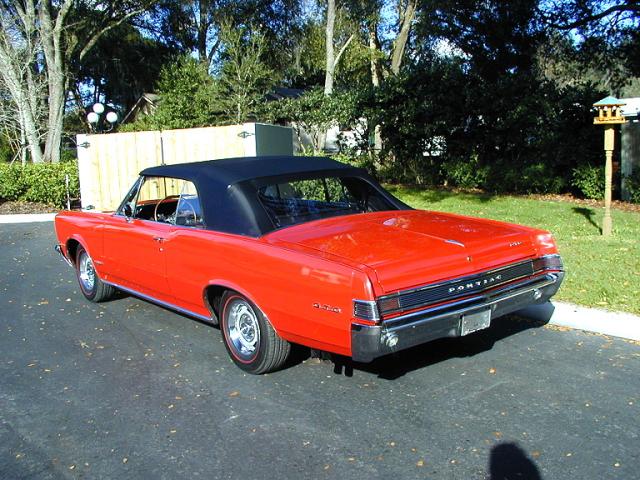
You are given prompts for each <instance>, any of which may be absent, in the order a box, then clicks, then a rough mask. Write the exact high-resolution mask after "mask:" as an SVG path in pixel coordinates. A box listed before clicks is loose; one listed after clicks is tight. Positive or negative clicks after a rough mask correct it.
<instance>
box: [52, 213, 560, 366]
mask: <svg viewBox="0 0 640 480" xmlns="http://www.w3.org/2000/svg"><path fill="white" fill-rule="evenodd" d="M422 229H424V230H428V231H430V233H429V234H424V233H421V231H420V230H422ZM56 232H57V235H58V238H59V240H60V242H61V244H62V245H63V246H64V248H65V254H66V246H67V245H68V243H69V241H70V240H75V241H78V242H79V243H81V244H82V245H83V246H84V247H85V248H86V249H87V251H88V252H89V254H90V255H91V256H92V258H93V259H94V263H95V265H96V270H97V272H98V275H99V276H100V278H101V279H103V280H104V281H106V282H110V283H113V284H116V285H118V286H121V287H125V288H127V289H131V290H134V291H136V292H139V293H141V294H143V295H145V296H149V297H152V298H154V299H157V300H160V301H161V302H164V303H168V304H171V305H175V306H177V307H180V308H181V309H184V310H187V311H190V312H193V313H195V314H197V315H199V316H204V317H206V316H209V315H210V311H209V307H208V306H207V305H206V302H205V297H204V291H205V289H206V287H207V286H210V285H219V286H223V287H226V288H229V289H232V290H236V291H238V292H240V293H242V294H243V295H245V296H246V297H247V298H249V299H251V300H252V301H253V302H254V303H255V304H256V305H258V306H259V307H260V308H261V309H262V310H263V312H264V313H265V315H266V316H267V317H268V318H269V320H270V321H271V322H272V324H273V326H274V328H275V329H276V331H277V332H278V334H279V335H280V336H282V337H283V338H284V339H286V340H289V341H292V342H295V343H300V344H303V345H307V346H309V347H312V348H317V349H322V350H327V351H331V352H334V353H338V354H342V355H351V353H352V352H351V338H350V335H351V330H350V328H351V324H352V322H353V321H354V318H353V311H352V310H353V308H352V301H353V299H356V298H357V299H371V300H373V299H375V298H376V297H377V296H379V295H382V294H388V293H391V292H393V291H397V290H399V289H405V288H411V287H415V286H419V285H425V284H428V283H431V282H434V281H437V280H446V279H450V278H455V277H458V276H461V275H467V274H470V273H474V272H480V271H483V270H488V269H491V268H495V267H498V266H501V265H505V264H508V263H511V262H513V261H514V260H522V259H527V258H533V257H536V256H538V255H540V253H541V247H540V245H537V244H536V238H537V236H539V235H545V234H546V232H544V231H541V230H535V229H531V228H527V227H519V226H514V225H509V224H505V223H500V222H494V221H487V220H478V219H474V218H469V217H462V216H458V215H455V216H454V215H446V214H441V213H431V212H424V211H408V212H402V213H401V214H398V213H397V212H379V213H371V214H362V215H354V216H347V217H336V218H330V219H326V220H319V221H316V222H310V223H306V224H302V225H298V226H295V227H290V228H286V229H283V230H279V231H275V232H273V233H271V234H268V235H266V236H264V237H262V238H257V239H256V238H250V237H244V236H239V235H232V234H225V233H218V232H212V231H207V230H195V229H189V228H181V227H175V226H171V225H167V224H162V223H158V222H150V221H146V220H133V221H127V220H126V219H125V218H124V217H122V216H118V215H114V214H109V213H92V212H71V211H64V212H61V213H60V214H58V215H57V216H56ZM407 232H409V235H406V233H407ZM431 232H433V233H431ZM154 237H161V238H163V241H162V243H160V242H158V241H156V240H154ZM451 237H453V239H454V240H458V239H460V240H461V241H462V242H461V243H464V244H465V247H460V246H459V245H456V244H452V243H448V242H446V239H449V238H451ZM509 243H512V244H517V245H515V246H514V247H512V248H511V249H507V252H508V253H507V254H505V245H508V244H509ZM555 252H556V249H555V247H552V248H548V247H547V248H546V249H545V250H544V253H545V254H549V253H555ZM425 253H428V255H425ZM468 257H471V261H469V260H468ZM319 303H320V304H322V305H329V306H331V307H332V308H334V309H339V310H340V313H335V312H332V311H328V310H323V309H320V308H314V304H319Z"/></svg>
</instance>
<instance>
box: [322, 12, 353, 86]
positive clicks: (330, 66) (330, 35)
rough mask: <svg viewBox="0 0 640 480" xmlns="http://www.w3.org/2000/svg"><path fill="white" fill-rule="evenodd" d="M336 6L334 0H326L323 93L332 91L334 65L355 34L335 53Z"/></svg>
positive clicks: (336, 64)
mask: <svg viewBox="0 0 640 480" xmlns="http://www.w3.org/2000/svg"><path fill="white" fill-rule="evenodd" d="M336 15H337V7H336V0H327V13H326V17H327V18H326V23H325V52H326V62H325V77H324V94H325V95H331V94H332V93H333V83H334V77H335V73H336V67H337V66H338V62H340V58H342V55H343V54H344V52H345V50H346V49H347V47H348V46H349V44H350V43H351V41H352V40H353V39H354V37H355V35H354V34H351V35H350V36H349V38H347V39H346V40H345V41H344V42H343V43H342V46H341V47H340V48H339V49H338V53H336V48H337V45H336V43H335V42H336V39H335V25H336Z"/></svg>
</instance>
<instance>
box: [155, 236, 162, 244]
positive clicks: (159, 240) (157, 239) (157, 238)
mask: <svg viewBox="0 0 640 480" xmlns="http://www.w3.org/2000/svg"><path fill="white" fill-rule="evenodd" d="M153 239H154V240H155V241H156V242H158V243H163V242H164V237H153Z"/></svg>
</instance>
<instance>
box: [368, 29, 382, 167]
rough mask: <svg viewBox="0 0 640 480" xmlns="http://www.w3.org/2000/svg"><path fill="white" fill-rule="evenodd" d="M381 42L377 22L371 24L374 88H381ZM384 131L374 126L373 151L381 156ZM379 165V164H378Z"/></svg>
mask: <svg viewBox="0 0 640 480" xmlns="http://www.w3.org/2000/svg"><path fill="white" fill-rule="evenodd" d="M379 53H380V40H379V39H378V25H377V23H375V22H371V23H370V24H369V54H370V55H371V57H370V63H371V84H372V85H373V87H374V88H378V87H380V85H381V83H382V73H381V69H380V57H379ZM382 147H383V144H382V129H381V128H380V125H378V124H376V125H374V126H373V151H374V153H376V154H379V153H380V152H381V151H382ZM376 163H377V162H376Z"/></svg>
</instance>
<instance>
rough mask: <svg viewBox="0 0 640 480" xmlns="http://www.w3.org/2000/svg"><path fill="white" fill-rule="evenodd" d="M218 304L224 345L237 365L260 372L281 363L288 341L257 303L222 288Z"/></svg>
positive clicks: (284, 360) (274, 367) (243, 368)
mask: <svg viewBox="0 0 640 480" xmlns="http://www.w3.org/2000/svg"><path fill="white" fill-rule="evenodd" d="M220 305H221V312H222V315H221V316H220V320H221V322H220V329H221V330H222V336H223V339H224V345H225V347H226V348H227V352H229V356H230V357H231V359H232V360H233V362H234V363H235V364H236V365H237V366H238V367H240V368H241V369H242V370H244V371H245V372H248V373H252V374H254V375H260V374H262V373H268V372H273V371H274V370H278V369H279V368H281V367H282V365H284V363H285V362H286V361H287V358H288V356H289V352H290V351H291V345H290V344H289V342H287V341H286V340H283V339H282V338H280V337H279V336H278V334H277V333H276V331H275V330H274V329H273V327H272V326H271V324H270V323H269V320H268V319H267V317H265V316H264V314H263V313H262V312H261V311H260V309H259V308H258V307H256V306H255V305H254V304H253V303H251V301H249V300H248V299H247V298H246V297H244V296H243V295H240V294H239V293H236V292H226V293H225V294H224V295H223V296H222V299H221V300H220Z"/></svg>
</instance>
